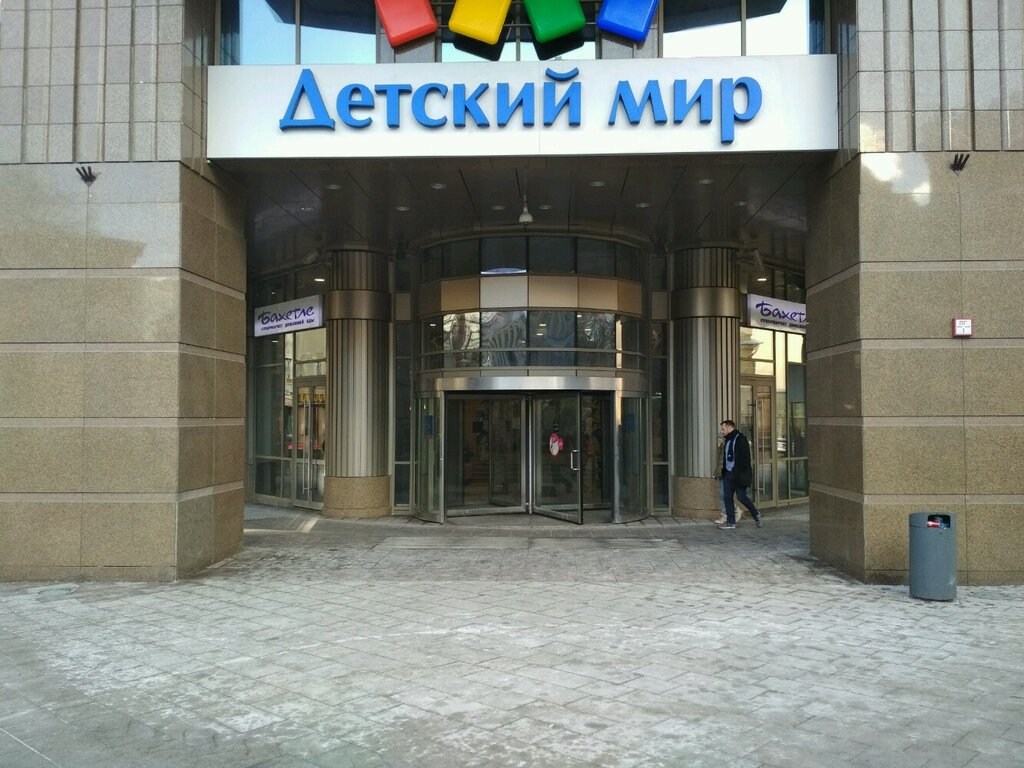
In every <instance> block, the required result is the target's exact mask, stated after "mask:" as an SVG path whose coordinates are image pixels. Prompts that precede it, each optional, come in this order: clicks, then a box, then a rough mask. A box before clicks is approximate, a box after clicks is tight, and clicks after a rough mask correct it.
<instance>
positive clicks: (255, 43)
mask: <svg viewBox="0 0 1024 768" xmlns="http://www.w3.org/2000/svg"><path fill="white" fill-rule="evenodd" d="M238 37H239V51H238V63H239V64H294V63H295V3H294V2H292V0H239V31H238Z"/></svg>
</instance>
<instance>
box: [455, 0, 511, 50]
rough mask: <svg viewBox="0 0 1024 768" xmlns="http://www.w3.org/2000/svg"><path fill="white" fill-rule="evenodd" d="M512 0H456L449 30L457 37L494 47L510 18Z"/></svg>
mask: <svg viewBox="0 0 1024 768" xmlns="http://www.w3.org/2000/svg"><path fill="white" fill-rule="evenodd" d="M511 4H512V0H455V7H454V8H452V16H451V18H450V19H449V20H448V29H450V30H451V31H452V32H454V33H455V34H457V35H463V36H464V37H470V38H472V39H474V40H479V41H480V42H482V43H487V45H494V44H495V43H496V42H498V38H499V37H500V36H501V28H502V27H504V26H505V19H507V18H508V7H509V6H510V5H511Z"/></svg>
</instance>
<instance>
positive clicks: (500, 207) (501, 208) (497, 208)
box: [491, 205, 505, 211]
mask: <svg viewBox="0 0 1024 768" xmlns="http://www.w3.org/2000/svg"><path fill="white" fill-rule="evenodd" d="M491 210H492V211H504V210H505V206H504V205H492V206H491Z"/></svg>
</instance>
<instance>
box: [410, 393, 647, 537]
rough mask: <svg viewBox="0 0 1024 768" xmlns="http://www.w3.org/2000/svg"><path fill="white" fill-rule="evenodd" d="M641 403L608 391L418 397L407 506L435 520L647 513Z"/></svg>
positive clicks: (585, 518) (590, 519)
mask: <svg viewBox="0 0 1024 768" xmlns="http://www.w3.org/2000/svg"><path fill="white" fill-rule="evenodd" d="M643 408H644V400H643V399H642V398H639V397H625V396H623V395H621V394H619V393H614V392H562V391H559V392H550V393H548V392H535V393H529V394H520V393H517V394H474V395H464V394H449V395H447V397H440V398H436V399H435V398H427V399H424V400H422V401H421V402H420V407H419V409H418V411H419V413H420V417H419V424H418V434H419V439H418V446H417V454H418V459H417V464H418V467H417V473H416V477H417V502H416V504H415V510H416V514H417V516H418V517H421V518H422V519H426V520H432V521H436V522H443V521H444V520H445V519H446V518H450V517H464V516H469V515H500V514H516V513H518V514H537V515H543V516H546V517H552V518H556V519H559V520H565V521H567V522H572V523H577V524H582V523H610V522H627V521H630V520H637V519H640V518H642V517H644V516H646V515H647V505H646V499H647V493H646V487H647V477H646V470H645V463H644V461H643V457H644V453H645V451H644V449H645V445H646V439H645V437H644V432H643V428H642V425H643V414H644V410H643ZM439 411H440V412H441V413H438V412H439ZM437 423H441V424H442V425H443V430H437V429H436V428H435V425H436V424H437ZM438 432H440V433H441V434H438ZM439 449H440V451H439ZM439 453H440V455H438V454H439ZM438 474H440V475H441V476H442V477H443V482H442V483H441V484H438V483H437V482H436V480H435V478H436V477H437V475H438ZM439 485H440V487H438V486H439ZM438 491H443V492H442V493H438Z"/></svg>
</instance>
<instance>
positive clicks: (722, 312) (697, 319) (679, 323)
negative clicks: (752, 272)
mask: <svg viewBox="0 0 1024 768" xmlns="http://www.w3.org/2000/svg"><path fill="white" fill-rule="evenodd" d="M675 276H676V277H675V286H676V287H675V290H674V291H673V293H672V324H673V350H672V352H673V357H674V360H675V364H674V370H675V391H674V393H673V394H674V400H675V402H674V406H675V410H674V413H675V429H674V430H673V431H674V436H675V456H674V466H673V495H672V513H673V514H674V515H678V516H681V517H698V518H705V517H708V518H710V517H715V516H717V515H718V510H719V505H718V488H717V483H716V482H715V480H714V479H713V475H714V474H715V466H714V465H715V456H716V442H715V436H716V435H717V434H718V429H719V424H720V423H721V422H722V420H723V419H733V420H735V419H736V417H737V413H736V411H737V409H738V408H739V389H740V388H739V384H740V382H739V340H740V293H739V290H738V288H737V283H738V271H737V266H736V249H734V248H730V247H722V246H704V247H698V248H690V249H685V250H682V251H679V252H677V253H676V255H675Z"/></svg>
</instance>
